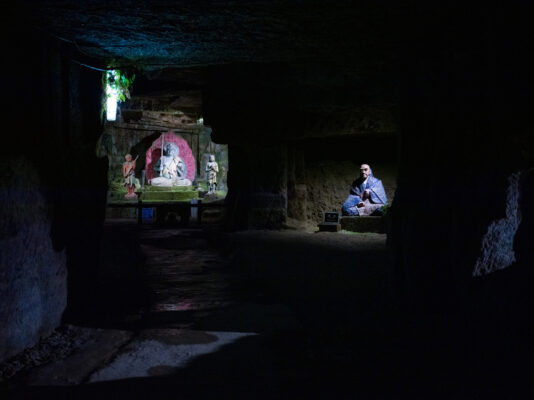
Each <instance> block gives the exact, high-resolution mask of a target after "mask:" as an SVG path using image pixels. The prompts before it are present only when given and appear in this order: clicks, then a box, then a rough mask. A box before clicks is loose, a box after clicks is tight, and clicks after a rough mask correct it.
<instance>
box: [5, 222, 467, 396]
mask: <svg viewBox="0 0 534 400" xmlns="http://www.w3.org/2000/svg"><path fill="white" fill-rule="evenodd" d="M102 248H103V258H102V262H101V268H102V269H101V271H100V286H99V287H98V288H95V291H94V292H95V301H94V304H93V306H92V309H93V311H94V312H92V313H84V314H83V315H78V318H71V319H72V320H71V321H70V322H71V323H75V324H76V326H75V327H71V328H70V329H71V331H72V332H75V333H73V334H71V336H75V337H77V338H78V339H76V340H74V339H72V338H71V339H69V340H70V342H72V343H75V345H70V347H69V348H68V349H69V350H68V351H66V350H65V351H63V353H61V354H59V355H57V356H50V355H49V356H46V357H43V362H42V363H41V364H40V365H39V363H38V362H34V363H30V364H31V365H30V364H28V366H27V368H19V369H18V373H16V374H12V375H14V376H12V377H11V379H8V380H7V381H6V382H4V384H3V385H2V386H1V387H0V395H2V396H0V397H2V398H4V395H7V396H6V397H12V398H16V399H28V398H30V399H31V398H49V397H53V398H65V399H80V398H96V397H102V396H106V395H110V396H113V397H115V398H129V399H131V398H140V399H141V398H142V399H149V398H173V399H175V398H177V399H182V398H184V399H205V398H210V397H216V398H232V399H235V398H265V399H267V398H269V399H273V398H275V399H280V398H292V399H293V398H328V399H330V398H347V399H349V398H350V399H352V398H429V397H427V396H430V394H431V393H432V394H433V395H432V398H437V397H440V398H459V397H461V396H457V395H458V394H459V393H461V395H462V396H464V395H466V396H467V398H473V395H475V394H476V393H475V392H473V391H464V385H463V384H462V380H458V381H455V380H452V379H451V376H450V375H447V374H445V373H444V371H443V370H441V369H440V368H438V369H435V368H434V367H435V365H432V366H430V365H428V363H427V364H425V362H421V361H420V360H419V358H418V357H416V354H414V353H412V352H411V351H410V348H409V347H407V344H406V337H405V336H404V335H403V332H402V329H401V328H400V327H399V324H398V321H399V318H398V310H397V307H396V304H395V302H394V301H393V298H392V297H391V293H390V290H389V286H390V282H389V278H388V276H389V274H388V268H389V262H388V256H387V252H386V237H385V235H382V234H376V233H366V234H361V233H350V232H344V231H342V232H338V233H308V232H299V231H288V230H286V231H278V232H276V231H247V232H240V233H231V234H230V233H223V232H220V231H219V230H217V229H212V228H209V226H208V227H205V228H204V229H202V230H201V229H169V228H167V229H162V228H158V227H156V226H153V225H148V224H147V225H142V226H138V225H136V224H135V222H134V221H115V222H112V223H108V224H107V225H106V227H105V234H104V238H103V244H102ZM403 326H404V327H406V323H404V325H403ZM62 329H65V328H62ZM71 331H69V332H71ZM76 332H77V333H76ZM67 336H68V335H67ZM421 337H423V338H424V337H425V334H424V333H423V332H421ZM65 340H66V339H65ZM45 342H46V340H45ZM70 342H69V343H70ZM425 343H426V342H425V341H424V340H423V341H422V345H421V346H422V348H423V349H425V352H426V351H428V352H429V353H428V354H429V356H428V358H423V360H428V359H432V360H444V364H443V365H445V366H447V362H451V359H449V358H448V356H449V355H450V354H452V353H454V350H455V349H454V346H455V344H454V342H451V343H441V344H440V345H439V346H433V345H431V344H430V343H426V345H428V347H425ZM45 347H46V346H45ZM67 347H68V346H65V348H67ZM435 347H436V348H435ZM438 347H439V348H438ZM33 358H34V359H35V358H39V356H36V357H33ZM19 364H20V363H19ZM437 364H438V362H436V365H437ZM35 365H37V366H35ZM443 365H442V366H443ZM19 366H20V365H19ZM30 367H32V368H30ZM443 368H444V369H447V368H448V367H447V368H445V367H443ZM456 369H457V368H456V367H454V368H452V370H453V371H455V370H456ZM0 370H1V368H0ZM414 376H417V377H418V379H417V380H414ZM463 383H465V382H463ZM436 393H440V396H437V395H436ZM106 397H107V396H106Z"/></svg>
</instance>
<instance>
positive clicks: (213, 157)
mask: <svg viewBox="0 0 534 400" xmlns="http://www.w3.org/2000/svg"><path fill="white" fill-rule="evenodd" d="M210 161H211V162H213V161H215V156H214V155H213V154H210Z"/></svg>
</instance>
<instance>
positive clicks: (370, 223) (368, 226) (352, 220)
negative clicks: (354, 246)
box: [341, 216, 386, 233]
mask: <svg viewBox="0 0 534 400" xmlns="http://www.w3.org/2000/svg"><path fill="white" fill-rule="evenodd" d="M341 228H342V229H343V230H346V231H351V232H375V233H385V232H386V224H385V220H384V217H369V216H366V217H341Z"/></svg>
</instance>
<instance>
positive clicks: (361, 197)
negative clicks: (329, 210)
mask: <svg viewBox="0 0 534 400" xmlns="http://www.w3.org/2000/svg"><path fill="white" fill-rule="evenodd" d="M387 202H388V199H387V197H386V191H385V190H384V186H383V185H382V181H381V180H380V179H377V178H375V177H374V176H373V171H371V167H370V166H369V165H367V164H362V165H361V167H360V177H359V178H358V179H356V181H354V182H353V183H352V187H351V188H350V194H349V197H347V200H345V203H344V204H343V215H382V212H381V209H382V206H384V205H386V204H387Z"/></svg>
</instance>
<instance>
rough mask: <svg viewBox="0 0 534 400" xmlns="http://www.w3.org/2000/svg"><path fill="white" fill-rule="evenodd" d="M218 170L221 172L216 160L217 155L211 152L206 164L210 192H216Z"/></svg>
mask: <svg viewBox="0 0 534 400" xmlns="http://www.w3.org/2000/svg"><path fill="white" fill-rule="evenodd" d="M217 172H219V164H217V162H216V161H215V156H214V155H213V154H211V155H210V160H209V161H208V163H207V164H206V175H207V177H206V178H207V180H208V194H212V193H215V189H217Z"/></svg>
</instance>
